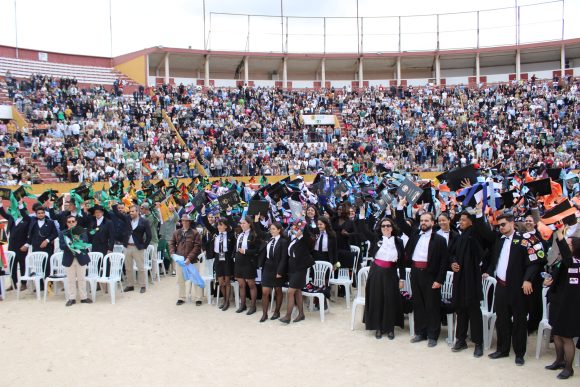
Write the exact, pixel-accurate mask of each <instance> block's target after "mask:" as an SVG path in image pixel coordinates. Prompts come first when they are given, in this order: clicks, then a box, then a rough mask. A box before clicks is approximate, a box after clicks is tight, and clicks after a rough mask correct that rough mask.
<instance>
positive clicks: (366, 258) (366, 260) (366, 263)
mask: <svg viewBox="0 0 580 387" xmlns="http://www.w3.org/2000/svg"><path fill="white" fill-rule="evenodd" d="M364 244H365V245H366V248H365V250H366V251H365V256H364V257H363V259H362V263H361V266H362V267H367V266H369V261H372V260H373V258H372V257H369V252H370V251H371V241H365V242H364Z"/></svg>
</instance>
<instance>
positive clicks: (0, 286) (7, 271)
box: [0, 247, 16, 299]
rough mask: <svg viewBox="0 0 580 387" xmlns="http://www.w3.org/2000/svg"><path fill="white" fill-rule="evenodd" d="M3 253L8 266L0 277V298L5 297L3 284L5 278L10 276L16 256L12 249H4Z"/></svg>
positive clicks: (13, 285)
mask: <svg viewBox="0 0 580 387" xmlns="http://www.w3.org/2000/svg"><path fill="white" fill-rule="evenodd" d="M0 248H2V247H0ZM4 255H5V257H6V261H7V262H6V263H7V264H8V267H7V268H5V269H4V274H3V275H2V276H1V277H0V293H2V294H1V295H0V296H1V297H2V299H5V298H6V286H5V285H4V281H5V280H6V279H7V278H10V276H11V275H12V271H11V270H12V264H13V263H14V258H15V257H16V253H15V252H14V251H5V252H4ZM15 286H16V285H15V284H12V287H15Z"/></svg>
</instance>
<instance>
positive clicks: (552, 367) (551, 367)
mask: <svg viewBox="0 0 580 387" xmlns="http://www.w3.org/2000/svg"><path fill="white" fill-rule="evenodd" d="M565 366H566V363H564V362H561V363H557V362H553V363H552V364H550V365H547V366H545V367H544V368H545V369H547V370H550V371H556V370H563V369H564V367H565Z"/></svg>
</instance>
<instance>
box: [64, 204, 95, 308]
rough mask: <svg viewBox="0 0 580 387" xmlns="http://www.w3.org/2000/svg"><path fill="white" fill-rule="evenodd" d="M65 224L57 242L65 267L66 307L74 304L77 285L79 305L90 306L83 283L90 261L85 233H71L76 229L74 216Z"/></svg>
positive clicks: (84, 283) (67, 219)
mask: <svg viewBox="0 0 580 387" xmlns="http://www.w3.org/2000/svg"><path fill="white" fill-rule="evenodd" d="M65 223H66V227H67V229H66V230H63V231H61V232H60V234H59V236H58V241H59V245H60V249H61V250H62V265H63V266H64V267H66V281H67V293H68V294H67V302H66V306H72V305H74V304H76V298H77V284H78V289H79V290H78V292H79V294H80V297H81V304H92V303H93V301H92V300H91V299H90V298H88V297H87V285H86V282H85V274H86V271H87V265H88V264H89V262H90V261H91V260H90V258H89V254H88V250H87V246H88V245H89V244H88V237H87V234H86V231H83V232H82V233H80V234H77V233H76V232H74V231H73V229H75V227H77V217H76V216H74V215H69V216H68V217H67V218H66V221H65ZM81 230H82V229H81ZM75 242H76V243H78V242H81V243H80V244H81V246H76V245H75Z"/></svg>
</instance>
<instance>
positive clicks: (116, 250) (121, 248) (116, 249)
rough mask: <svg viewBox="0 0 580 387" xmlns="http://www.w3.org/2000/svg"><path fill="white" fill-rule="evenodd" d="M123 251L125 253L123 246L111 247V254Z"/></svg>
mask: <svg viewBox="0 0 580 387" xmlns="http://www.w3.org/2000/svg"><path fill="white" fill-rule="evenodd" d="M123 251H125V247H124V246H123V245H114V246H113V253H123Z"/></svg>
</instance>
